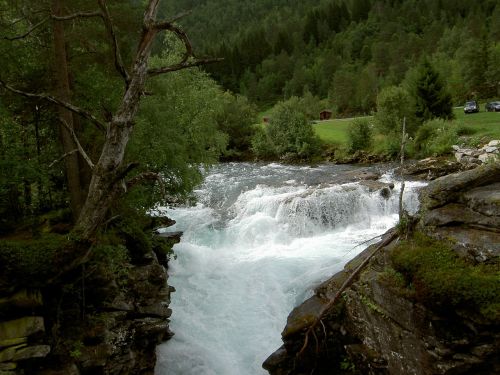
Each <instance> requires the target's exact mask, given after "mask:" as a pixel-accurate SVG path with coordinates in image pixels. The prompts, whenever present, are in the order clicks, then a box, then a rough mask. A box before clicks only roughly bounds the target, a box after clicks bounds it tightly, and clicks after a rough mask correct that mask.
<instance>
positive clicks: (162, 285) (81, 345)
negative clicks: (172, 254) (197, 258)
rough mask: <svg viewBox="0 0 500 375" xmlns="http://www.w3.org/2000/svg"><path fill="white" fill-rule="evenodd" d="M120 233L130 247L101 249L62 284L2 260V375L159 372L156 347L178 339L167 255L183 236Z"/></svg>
mask: <svg viewBox="0 0 500 375" xmlns="http://www.w3.org/2000/svg"><path fill="white" fill-rule="evenodd" d="M124 228H127V227H126V226H124ZM139 233H142V232H139ZM149 233H151V230H150V231H149ZM119 234H120V236H121V237H120V240H123V242H124V245H123V246H122V245H120V246H115V247H110V246H109V245H103V246H108V247H107V248H106V247H104V248H102V249H101V250H102V251H99V249H96V250H95V252H94V253H93V256H92V259H90V260H89V262H88V263H86V265H85V266H83V267H81V268H80V269H78V270H76V271H75V272H74V273H73V274H71V275H67V276H66V277H65V279H64V280H62V281H61V282H58V283H57V284H51V285H43V281H42V282H40V281H37V282H33V281H29V280H30V278H29V277H28V278H25V279H24V280H25V281H21V280H23V275H19V277H17V276H14V277H13V276H12V275H9V274H8V273H9V272H10V271H9V270H8V269H6V270H7V271H6V270H4V269H3V268H2V266H3V265H0V269H1V271H2V272H3V273H4V274H3V275H2V277H0V375H14V374H42V375H59V374H60V375H80V374H81V375H84V374H89V375H90V374H92V375H99V374H153V373H154V366H155V362H156V353H155V351H156V346H157V345H158V344H159V343H161V342H163V341H165V340H167V339H169V338H170V337H171V336H172V333H171V332H170V330H169V319H168V318H169V317H170V315H171V310H170V309H169V308H168V305H169V302H170V293H171V292H172V291H173V288H172V287H170V286H169V285H168V284H167V277H168V276H167V270H166V268H167V262H168V256H167V254H166V252H169V251H170V250H171V248H172V246H173V244H174V243H176V242H178V241H179V240H180V235H181V233H173V234H172V235H168V234H167V235H164V236H163V237H161V236H158V235H155V236H153V237H150V239H149V240H146V241H143V240H144V238H145V237H144V238H142V239H141V235H140V234H138V233H132V231H130V230H129V231H128V232H126V231H124V232H122V233H119ZM142 235H143V236H145V235H146V234H145V233H142ZM141 241H142V242H141ZM145 243H147V244H148V246H143V245H144V244H145ZM2 246H4V248H3V249H2V254H3V255H5V254H6V253H7V251H6V249H5V246H6V245H2ZM124 254H125V255H124ZM103 257H104V259H103ZM4 271H5V272H4ZM5 275H6V276H10V278H8V279H7V280H5V279H4V277H3V276H5Z"/></svg>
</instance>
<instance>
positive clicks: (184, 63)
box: [148, 13, 224, 76]
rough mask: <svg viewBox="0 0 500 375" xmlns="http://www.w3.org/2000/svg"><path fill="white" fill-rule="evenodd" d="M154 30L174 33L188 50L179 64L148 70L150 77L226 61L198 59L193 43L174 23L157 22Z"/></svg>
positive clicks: (220, 59)
mask: <svg viewBox="0 0 500 375" xmlns="http://www.w3.org/2000/svg"><path fill="white" fill-rule="evenodd" d="M187 14H188V13H187ZM184 15H185V14H182V15H179V16H177V17H181V16H184ZM153 28H154V30H156V32H160V31H170V32H172V33H174V34H175V36H176V37H177V38H178V39H179V40H180V41H181V42H182V43H183V44H184V48H185V49H186V50H185V52H184V55H183V56H182V58H181V60H180V61H179V62H178V63H176V64H172V65H169V66H164V67H161V68H153V69H149V70H148V75H149V76H156V75H159V74H164V73H170V72H175V71H177V70H182V69H187V68H192V67H195V66H201V65H207V64H212V63H216V62H220V61H223V60H224V59H222V58H206V59H198V58H197V57H196V56H195V55H194V53H193V45H192V44H191V41H190V40H189V38H188V36H187V34H186V32H185V31H184V30H182V29H181V28H179V27H178V26H176V25H174V24H173V23H172V21H166V22H157V23H155V24H154V25H153ZM191 57H192V58H194V60H193V61H189V59H190V58H191Z"/></svg>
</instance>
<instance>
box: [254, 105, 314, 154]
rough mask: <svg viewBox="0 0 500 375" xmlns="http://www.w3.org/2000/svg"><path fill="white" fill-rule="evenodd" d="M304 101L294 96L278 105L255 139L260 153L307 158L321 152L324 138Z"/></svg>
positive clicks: (256, 151) (255, 147)
mask: <svg viewBox="0 0 500 375" xmlns="http://www.w3.org/2000/svg"><path fill="white" fill-rule="evenodd" d="M300 103H301V102H300V99H299V98H297V97H292V98H290V99H289V100H287V101H284V102H279V103H278V104H277V105H276V106H275V107H274V109H273V111H272V113H271V119H270V121H269V124H268V125H267V126H266V127H265V128H264V129H263V130H262V131H260V132H257V134H256V136H255V137H254V140H253V142H252V145H253V151H254V152H255V153H256V155H257V156H259V157H272V156H275V157H279V158H286V159H287V160H307V159H310V158H312V157H313V156H314V155H317V154H318V153H319V152H320V151H321V148H320V140H319V138H318V137H317V136H316V134H315V133H314V129H313V128H312V125H311V123H310V122H309V120H308V119H307V116H306V115H305V114H304V113H303V112H302V110H301V109H300Z"/></svg>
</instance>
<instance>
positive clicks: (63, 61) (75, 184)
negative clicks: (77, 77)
mask: <svg viewBox="0 0 500 375" xmlns="http://www.w3.org/2000/svg"><path fill="white" fill-rule="evenodd" d="M52 13H53V14H54V15H56V16H61V15H62V1H61V0H52ZM52 27H53V28H52V34H53V38H54V74H55V78H56V82H57V92H58V97H59V98H60V99H62V100H64V101H66V102H70V99H71V90H70V84H69V70H68V60H67V54H66V41H65V36H64V24H63V23H62V22H60V21H53V25H52ZM58 111H59V119H60V122H61V124H59V135H60V138H61V143H62V148H63V154H65V153H68V152H70V151H71V150H74V149H75V148H76V145H75V142H74V141H73V138H72V135H71V133H70V132H69V131H68V129H66V127H65V126H64V125H63V123H65V124H66V125H67V126H68V127H69V128H71V129H73V128H74V125H73V113H72V112H71V111H69V110H68V109H66V108H64V107H62V106H59V107H58ZM65 172H66V180H67V183H68V190H69V196H70V205H71V211H72V213H73V218H74V219H75V220H76V218H78V216H79V214H80V211H81V207H82V200H83V199H82V194H81V185H80V173H79V172H80V167H79V162H78V155H77V154H74V153H73V154H70V155H68V156H67V157H66V158H65Z"/></svg>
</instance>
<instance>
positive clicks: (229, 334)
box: [156, 163, 423, 375]
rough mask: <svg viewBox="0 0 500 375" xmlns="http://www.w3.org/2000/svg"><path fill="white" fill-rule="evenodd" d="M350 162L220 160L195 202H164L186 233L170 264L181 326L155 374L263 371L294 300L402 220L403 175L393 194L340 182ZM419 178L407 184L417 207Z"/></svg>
mask: <svg viewBox="0 0 500 375" xmlns="http://www.w3.org/2000/svg"><path fill="white" fill-rule="evenodd" d="M353 168H354V167H349V166H347V167H346V166H333V165H321V166H319V167H317V168H309V167H297V166H283V165H279V164H269V165H259V164H250V163H241V164H238V163H231V164H223V165H220V166H217V167H216V168H214V169H213V170H212V171H211V172H210V173H209V174H208V175H207V176H206V179H205V182H204V184H203V185H202V186H200V188H199V189H198V190H196V192H195V193H196V195H197V197H198V202H197V204H196V205H194V206H186V207H176V208H171V209H168V210H166V213H167V215H169V216H170V217H171V218H173V219H175V220H176V222H177V223H176V225H175V226H174V227H173V228H169V230H182V231H184V236H183V238H182V241H181V243H179V244H178V245H176V246H175V247H174V250H175V252H176V254H177V259H175V260H172V261H171V263H170V269H169V274H170V284H172V285H173V286H175V288H176V289H177V291H176V293H174V294H173V295H172V303H171V308H172V309H173V315H172V322H171V325H170V327H171V328H172V330H173V331H174V332H175V336H174V338H173V339H171V340H170V341H168V342H167V343H165V344H163V345H161V346H160V347H159V348H158V352H157V353H158V362H157V366H156V374H157V375H181V374H182V375H211V374H213V375H256V374H266V372H265V371H264V370H263V369H262V368H261V364H262V362H263V361H264V360H265V359H266V358H267V356H268V355H269V354H271V353H272V352H273V351H274V350H275V349H277V348H278V347H279V346H280V345H281V337H280V333H281V330H282V329H283V327H284V325H285V322H286V317H287V315H288V313H289V312H290V311H291V310H292V309H293V307H294V306H296V305H297V304H299V303H301V302H302V301H303V300H304V299H305V298H307V297H308V296H309V295H310V294H311V293H312V289H313V288H314V286H316V285H317V284H319V283H320V282H322V281H324V280H325V279H326V278H328V277H329V276H331V275H333V274H334V273H335V272H337V271H339V270H340V269H341V268H342V267H343V266H344V264H345V263H346V262H347V261H349V260H350V259H352V258H353V257H354V256H356V255H357V254H358V253H359V252H360V251H361V250H363V249H364V248H365V247H366V246H367V245H366V244H364V245H363V246H357V245H359V244H361V243H363V242H364V241H366V240H368V239H371V238H373V237H375V236H377V235H380V234H382V233H384V232H385V231H386V230H387V229H389V228H390V227H392V226H393V225H394V224H395V223H396V222H397V218H398V213H397V210H398V192H399V184H397V183H395V185H396V186H395V188H394V191H393V193H392V194H391V196H390V197H389V198H387V199H386V198H384V197H382V196H381V195H380V193H379V192H377V191H375V192H370V191H369V190H368V188H366V187H364V186H362V185H360V184H358V183H347V184H338V183H336V181H341V180H342V179H341V178H340V176H341V175H342V173H343V172H345V171H346V170H349V169H353ZM383 179H384V180H385V181H390V180H391V179H392V178H391V176H390V174H387V175H385V176H384V177H383ZM421 186H423V183H420V182H409V183H407V185H406V189H405V197H404V198H405V207H406V209H407V210H408V211H410V212H415V211H416V210H417V208H418V199H417V194H416V191H417V190H418V188H419V187H421ZM164 210H165V209H164V208H163V209H162V208H159V209H158V211H159V212H162V211H164ZM374 242H375V241H374Z"/></svg>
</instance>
